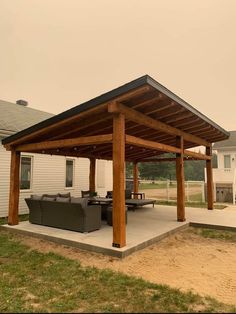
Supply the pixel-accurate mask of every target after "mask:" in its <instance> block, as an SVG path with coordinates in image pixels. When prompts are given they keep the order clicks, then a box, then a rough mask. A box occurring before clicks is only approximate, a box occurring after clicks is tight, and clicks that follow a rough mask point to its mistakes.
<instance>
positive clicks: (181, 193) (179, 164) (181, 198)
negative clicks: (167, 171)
mask: <svg viewBox="0 0 236 314" xmlns="http://www.w3.org/2000/svg"><path fill="white" fill-rule="evenodd" d="M176 144H177V145H176V146H177V147H179V148H180V149H181V153H177V154H176V181H177V220H178V221H185V189H184V140H183V137H182V136H178V137H177V138H176Z"/></svg>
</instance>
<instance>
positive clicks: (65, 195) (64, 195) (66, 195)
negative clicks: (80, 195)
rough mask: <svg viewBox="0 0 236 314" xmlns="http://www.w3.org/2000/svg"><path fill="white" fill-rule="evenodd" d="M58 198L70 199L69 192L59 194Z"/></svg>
mask: <svg viewBox="0 0 236 314" xmlns="http://www.w3.org/2000/svg"><path fill="white" fill-rule="evenodd" d="M59 197H65V198H68V197H71V195H70V192H68V193H59Z"/></svg>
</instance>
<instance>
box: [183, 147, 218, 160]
mask: <svg viewBox="0 0 236 314" xmlns="http://www.w3.org/2000/svg"><path fill="white" fill-rule="evenodd" d="M184 155H186V156H189V157H193V158H196V159H199V160H211V158H212V157H211V156H208V155H204V154H201V153H196V152H193V151H191V150H188V149H185V150H184Z"/></svg>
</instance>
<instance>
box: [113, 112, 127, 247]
mask: <svg viewBox="0 0 236 314" xmlns="http://www.w3.org/2000/svg"><path fill="white" fill-rule="evenodd" d="M112 215H113V243H112V245H113V246H114V247H118V248H122V247H123V246H125V245H126V230H125V229H126V225H125V117H124V115H123V114H121V113H118V114H114V115H113V210H112Z"/></svg>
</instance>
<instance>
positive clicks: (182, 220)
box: [177, 218, 186, 222]
mask: <svg viewBox="0 0 236 314" xmlns="http://www.w3.org/2000/svg"><path fill="white" fill-rule="evenodd" d="M177 221H179V222H184V221H186V218H178V219H177Z"/></svg>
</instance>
